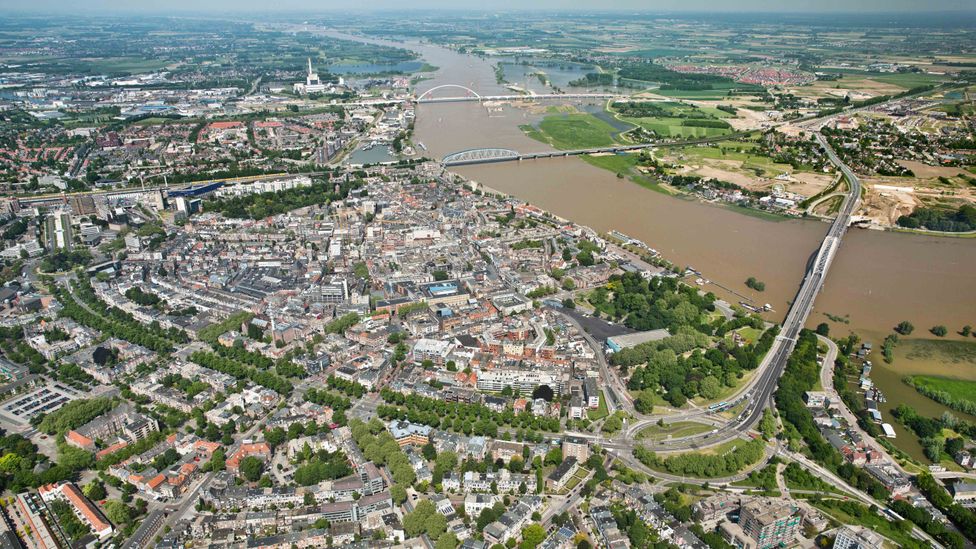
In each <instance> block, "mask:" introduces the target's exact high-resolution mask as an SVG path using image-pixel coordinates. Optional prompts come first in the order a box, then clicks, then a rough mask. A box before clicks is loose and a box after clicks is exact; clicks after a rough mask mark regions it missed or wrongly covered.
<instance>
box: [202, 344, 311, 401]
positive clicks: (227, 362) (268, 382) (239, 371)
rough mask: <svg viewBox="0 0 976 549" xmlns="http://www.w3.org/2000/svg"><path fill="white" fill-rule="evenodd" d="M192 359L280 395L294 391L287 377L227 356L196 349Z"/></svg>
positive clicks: (205, 366)
mask: <svg viewBox="0 0 976 549" xmlns="http://www.w3.org/2000/svg"><path fill="white" fill-rule="evenodd" d="M190 360H191V361H193V362H195V363H197V364H199V365H200V366H203V367H204V368H210V369H211V370H216V371H218V372H222V373H225V374H228V375H232V376H234V377H235V378H237V379H247V380H250V381H253V382H254V383H257V384H258V385H261V386H262V387H267V388H268V389H271V390H272V391H275V392H277V393H278V394H280V395H289V394H291V392H292V389H293V387H292V384H291V382H290V381H288V380H287V379H285V378H283V377H280V376H278V375H276V374H273V373H271V372H267V371H264V370H258V369H257V368H254V367H251V366H246V365H244V364H241V363H240V362H237V361H236V360H232V359H229V358H226V357H222V356H220V355H217V354H214V353H210V352H204V351H196V352H194V353H193V354H192V355H190Z"/></svg>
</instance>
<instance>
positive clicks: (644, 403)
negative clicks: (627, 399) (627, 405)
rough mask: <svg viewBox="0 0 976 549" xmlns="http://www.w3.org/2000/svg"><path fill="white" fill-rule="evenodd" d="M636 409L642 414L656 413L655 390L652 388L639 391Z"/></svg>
mask: <svg viewBox="0 0 976 549" xmlns="http://www.w3.org/2000/svg"><path fill="white" fill-rule="evenodd" d="M634 409H635V410H637V411H638V412H640V413H642V414H651V413H654V392H653V391H651V390H650V389H647V390H644V391H640V392H638V393H637V397H635V398H634Z"/></svg>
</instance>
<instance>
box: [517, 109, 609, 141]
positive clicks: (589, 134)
mask: <svg viewBox="0 0 976 549" xmlns="http://www.w3.org/2000/svg"><path fill="white" fill-rule="evenodd" d="M525 129H526V128H525V127H524V126H523V130H525ZM535 130H536V131H531V130H529V131H526V133H527V134H528V135H529V137H531V138H533V139H536V140H538V141H542V142H543V143H548V144H550V145H552V146H553V147H555V148H557V149H564V150H565V149H586V148H590V147H608V146H611V145H615V144H616V141H615V140H614V139H613V135H614V134H615V133H617V129H616V128H614V127H613V126H611V125H610V124H607V123H606V122H604V121H603V120H600V119H599V118H597V117H595V116H593V115H592V114H557V115H549V116H547V117H545V118H544V119H543V120H542V122H540V123H539V127H538V128H536V129H535Z"/></svg>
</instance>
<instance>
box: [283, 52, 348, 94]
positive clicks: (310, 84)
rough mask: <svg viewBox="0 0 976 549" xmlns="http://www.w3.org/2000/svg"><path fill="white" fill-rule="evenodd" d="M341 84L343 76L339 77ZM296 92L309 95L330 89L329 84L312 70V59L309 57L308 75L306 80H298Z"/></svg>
mask: <svg viewBox="0 0 976 549" xmlns="http://www.w3.org/2000/svg"><path fill="white" fill-rule="evenodd" d="M339 85H340V86H341V85H342V78H340V79H339ZM294 88H295V93H297V94H301V95H308V94H311V93H323V92H325V91H327V90H328V89H329V86H328V85H327V84H325V83H323V82H322V80H321V79H320V78H319V74H318V73H317V72H315V71H313V70H312V59H311V58H309V59H308V75H307V76H305V82H298V83H296V84H295V86H294Z"/></svg>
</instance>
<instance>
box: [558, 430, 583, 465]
mask: <svg viewBox="0 0 976 549" xmlns="http://www.w3.org/2000/svg"><path fill="white" fill-rule="evenodd" d="M568 457H574V458H576V461H578V462H580V463H583V462H585V461H586V460H588V459H590V445H589V441H587V440H586V439H585V438H580V437H574V436H567V437H566V438H564V439H563V459H566V458H568Z"/></svg>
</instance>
